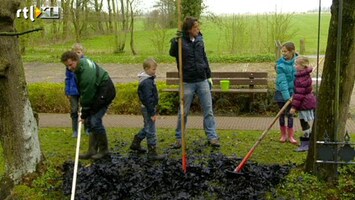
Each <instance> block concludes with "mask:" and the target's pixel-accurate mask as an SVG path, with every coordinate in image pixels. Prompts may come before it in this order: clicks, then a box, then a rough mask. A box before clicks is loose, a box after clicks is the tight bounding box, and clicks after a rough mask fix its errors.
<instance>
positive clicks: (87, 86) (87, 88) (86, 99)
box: [61, 51, 116, 159]
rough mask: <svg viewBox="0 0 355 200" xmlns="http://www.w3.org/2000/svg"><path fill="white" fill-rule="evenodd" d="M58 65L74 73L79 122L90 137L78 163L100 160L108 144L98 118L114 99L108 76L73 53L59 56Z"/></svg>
mask: <svg viewBox="0 0 355 200" xmlns="http://www.w3.org/2000/svg"><path fill="white" fill-rule="evenodd" d="M61 61H62V62H63V63H64V65H65V66H67V67H68V69H69V70H71V71H73V72H75V74H76V77H77V79H78V86H79V90H80V105H81V107H82V109H81V119H82V120H88V122H89V123H90V128H91V131H92V134H90V136H89V149H88V152H87V153H86V154H84V155H80V158H81V159H89V158H92V159H100V158H102V157H104V156H106V155H107V154H108V153H109V152H108V141H107V135H106V130H105V127H104V126H103V124H102V117H103V116H104V115H105V113H106V111H107V109H108V106H109V105H110V103H111V102H112V100H113V99H114V98H115V96H116V90H115V87H114V84H113V83H112V80H111V79H110V77H109V75H108V73H107V72H106V71H105V70H104V69H102V68H101V67H99V66H98V65H97V64H96V63H95V62H93V61H91V60H89V59H88V58H85V57H84V58H81V59H80V58H79V56H78V55H77V54H76V53H75V52H73V51H67V52H65V53H63V55H62V57H61Z"/></svg>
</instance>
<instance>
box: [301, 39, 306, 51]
mask: <svg viewBox="0 0 355 200" xmlns="http://www.w3.org/2000/svg"><path fill="white" fill-rule="evenodd" d="M305 52H306V41H305V39H304V38H302V39H301V40H300V54H301V55H304V53H305Z"/></svg>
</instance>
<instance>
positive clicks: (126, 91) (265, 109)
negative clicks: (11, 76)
mask: <svg viewBox="0 0 355 200" xmlns="http://www.w3.org/2000/svg"><path fill="white" fill-rule="evenodd" d="M137 87H138V83H137V82H136V83H122V84H116V91H117V96H116V98H115V100H114V101H113V103H112V104H111V106H110V109H109V111H108V112H109V113H110V114H126V115H127V114H130V115H140V114H141V109H140V107H141V103H140V101H139V98H138V95H137ZM166 87H167V86H166V84H165V83H162V82H158V88H159V90H160V101H159V113H160V114H161V115H175V114H177V112H178V108H179V95H178V93H177V92H162V91H161V90H163V89H164V88H166ZM28 88H29V95H30V101H31V104H32V108H33V110H34V111H35V112H38V113H69V112H70V105H69V100H68V99H67V97H66V96H65V94H64V83H34V84H30V85H29V86H28ZM273 94H274V91H273V90H272V89H270V90H269V93H267V94H266V95H265V94H256V95H254V97H253V95H243V94H232V93H213V104H214V112H215V114H216V115H249V114H254V115H255V114H257V115H273V114H274V113H275V112H277V110H278V107H277V105H276V104H275V103H274V102H273ZM190 111H191V113H192V114H194V113H200V112H201V108H200V105H199V100H198V98H195V99H194V101H193V103H192V105H191V110H190Z"/></svg>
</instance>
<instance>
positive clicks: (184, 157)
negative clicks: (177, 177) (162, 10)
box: [177, 0, 187, 173]
mask: <svg viewBox="0 0 355 200" xmlns="http://www.w3.org/2000/svg"><path fill="white" fill-rule="evenodd" d="M177 8H178V30H179V32H181V29H182V24H181V0H178V1H177ZM178 52H179V53H178V56H179V58H178V59H179V63H178V65H179V87H180V114H181V149H182V152H181V153H182V170H183V171H184V173H186V171H187V154H186V135H185V109H184V104H185V100H184V71H183V69H184V68H183V65H182V38H181V37H179V40H178Z"/></svg>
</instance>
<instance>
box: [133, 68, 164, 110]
mask: <svg viewBox="0 0 355 200" xmlns="http://www.w3.org/2000/svg"><path fill="white" fill-rule="evenodd" d="M138 77H139V86H138V96H139V100H140V101H141V102H142V104H143V105H144V106H145V107H146V109H147V112H148V115H149V116H154V115H156V114H157V113H156V112H157V105H158V103H159V93H158V89H157V86H156V83H155V80H154V79H155V76H149V75H148V74H146V73H145V72H142V73H140V74H139V75H138Z"/></svg>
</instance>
